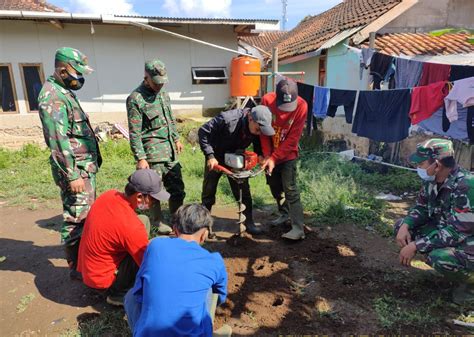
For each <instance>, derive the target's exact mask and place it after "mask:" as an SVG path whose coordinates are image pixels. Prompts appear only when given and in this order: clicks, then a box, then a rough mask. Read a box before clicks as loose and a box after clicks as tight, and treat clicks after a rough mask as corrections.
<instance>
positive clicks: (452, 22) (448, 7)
mask: <svg viewBox="0 0 474 337" xmlns="http://www.w3.org/2000/svg"><path fill="white" fill-rule="evenodd" d="M473 13H474V1H472V0H418V3H417V4H415V5H414V6H413V7H412V8H410V9H409V10H408V11H406V12H405V13H403V14H402V15H400V16H399V17H398V18H396V19H395V20H393V21H392V22H390V23H388V24H387V25H386V26H385V27H384V28H383V29H381V30H380V31H379V33H391V32H397V33H400V32H428V31H431V30H435V29H440V28H446V27H453V28H471V29H472V28H474V20H473V15H474V14H473Z"/></svg>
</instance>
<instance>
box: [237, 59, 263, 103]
mask: <svg viewBox="0 0 474 337" xmlns="http://www.w3.org/2000/svg"><path fill="white" fill-rule="evenodd" d="M245 71H252V72H259V71H260V60H259V59H256V58H253V57H248V56H237V57H234V58H233V59H232V62H231V65H230V95H231V96H234V97H235V96H258V91H259V89H260V76H245V75H244V72H245Z"/></svg>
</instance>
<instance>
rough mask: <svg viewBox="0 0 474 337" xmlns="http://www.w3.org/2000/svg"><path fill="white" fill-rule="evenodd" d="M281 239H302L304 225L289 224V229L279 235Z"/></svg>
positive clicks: (303, 236)
mask: <svg viewBox="0 0 474 337" xmlns="http://www.w3.org/2000/svg"><path fill="white" fill-rule="evenodd" d="M281 237H282V238H283V239H288V240H294V241H297V240H303V239H304V238H305V235H304V225H293V224H292V225H291V231H289V232H288V233H285V234H283V235H282V236H281Z"/></svg>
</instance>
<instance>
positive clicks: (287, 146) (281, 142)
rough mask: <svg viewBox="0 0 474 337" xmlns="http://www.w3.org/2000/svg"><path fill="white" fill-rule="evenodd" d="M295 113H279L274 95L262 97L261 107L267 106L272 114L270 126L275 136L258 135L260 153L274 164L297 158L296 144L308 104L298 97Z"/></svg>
mask: <svg viewBox="0 0 474 337" xmlns="http://www.w3.org/2000/svg"><path fill="white" fill-rule="evenodd" d="M297 100H298V105H297V107H296V110H295V111H292V112H286V111H281V110H280V109H278V108H277V105H276V94H275V93H274V92H271V93H268V94H266V95H265V96H263V97H262V105H265V106H267V107H268V108H269V109H270V111H271V112H272V114H273V122H272V126H273V128H274V129H275V135H274V136H272V137H269V136H264V135H260V142H261V144H262V152H263V155H264V156H265V157H270V156H271V157H272V159H273V160H274V161H275V164H279V163H283V162H285V161H289V160H293V159H296V158H298V143H299V141H300V138H301V135H302V134H303V129H304V125H305V122H306V114H307V112H308V104H307V103H306V101H305V100H304V99H302V98H301V97H299V96H298V98H297Z"/></svg>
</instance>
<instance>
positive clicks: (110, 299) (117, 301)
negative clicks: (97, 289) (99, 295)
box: [106, 295, 123, 307]
mask: <svg viewBox="0 0 474 337" xmlns="http://www.w3.org/2000/svg"><path fill="white" fill-rule="evenodd" d="M106 301H107V303H108V304H110V305H114V306H116V307H123V296H120V295H109V296H107V299H106Z"/></svg>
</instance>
